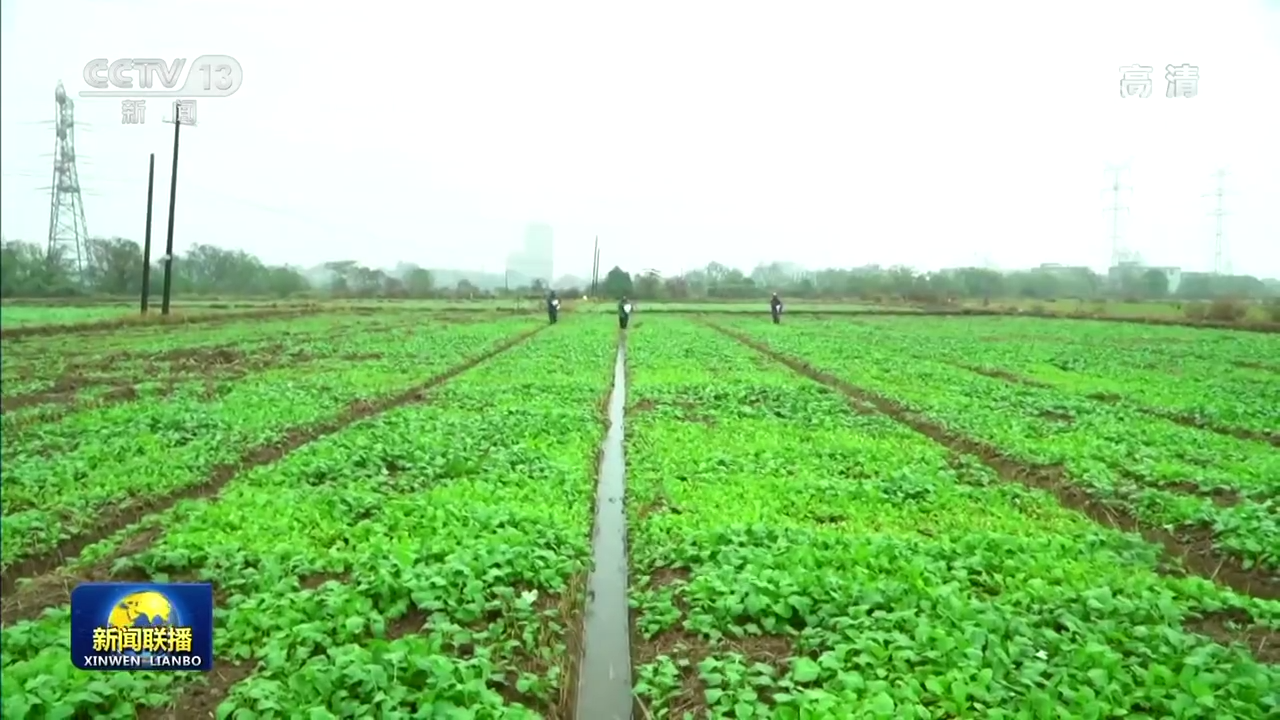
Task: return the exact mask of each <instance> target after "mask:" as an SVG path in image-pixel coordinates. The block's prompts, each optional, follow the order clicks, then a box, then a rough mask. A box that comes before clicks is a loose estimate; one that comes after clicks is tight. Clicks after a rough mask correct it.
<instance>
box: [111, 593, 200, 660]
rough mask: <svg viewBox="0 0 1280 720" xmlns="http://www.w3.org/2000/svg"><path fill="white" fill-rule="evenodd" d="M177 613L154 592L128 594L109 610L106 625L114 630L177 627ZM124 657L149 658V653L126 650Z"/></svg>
mask: <svg viewBox="0 0 1280 720" xmlns="http://www.w3.org/2000/svg"><path fill="white" fill-rule="evenodd" d="M181 621H182V618H180V617H178V611H177V610H175V609H174V607H173V605H172V604H171V603H170V602H169V598H167V597H165V596H164V595H163V594H161V593H158V592H156V591H154V590H145V591H143V592H136V593H130V594H129V595H126V596H125V597H124V598H123V599H122V600H120V602H118V603H116V604H115V607H113V608H111V614H110V615H109V616H108V617H107V624H108V625H110V626H111V627H114V628H120V629H124V628H143V627H178V626H180V625H181V624H182V622H181ZM124 654H125V655H135V656H137V655H140V656H143V657H150V656H151V653H150V652H145V651H144V652H140V653H139V652H134V651H132V650H126V651H125V652H124Z"/></svg>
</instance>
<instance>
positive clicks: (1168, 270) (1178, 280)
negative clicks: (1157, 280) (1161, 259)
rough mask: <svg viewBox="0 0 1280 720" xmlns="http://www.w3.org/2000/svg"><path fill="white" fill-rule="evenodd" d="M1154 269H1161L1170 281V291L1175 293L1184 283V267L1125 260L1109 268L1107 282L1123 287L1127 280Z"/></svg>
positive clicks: (1134, 278)
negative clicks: (1158, 265) (1159, 265)
mask: <svg viewBox="0 0 1280 720" xmlns="http://www.w3.org/2000/svg"><path fill="white" fill-rule="evenodd" d="M1152 270H1156V271H1159V272H1160V273H1162V274H1163V275H1164V277H1165V280H1166V281H1168V287H1169V293H1170V294H1173V293H1175V292H1177V291H1178V288H1179V287H1181V285H1182V268H1177V267H1151V266H1148V265H1143V264H1142V262H1141V261H1123V262H1120V263H1119V264H1116V265H1113V266H1111V267H1110V268H1107V283H1108V284H1110V285H1112V286H1113V287H1121V286H1123V285H1124V284H1125V281H1126V280H1129V281H1132V280H1136V279H1138V278H1140V277H1142V276H1143V275H1145V274H1146V273H1149V272H1151V271H1152Z"/></svg>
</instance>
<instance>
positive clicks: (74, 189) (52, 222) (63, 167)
mask: <svg viewBox="0 0 1280 720" xmlns="http://www.w3.org/2000/svg"><path fill="white" fill-rule="evenodd" d="M54 97H56V98H57V110H58V117H57V121H56V133H57V136H56V142H55V144H54V147H53V186H52V187H51V188H50V191H49V248H48V260H49V261H50V262H55V261H56V262H61V263H67V264H69V263H70V262H71V260H72V258H74V259H75V273H76V276H77V278H78V279H79V280H80V281H81V282H83V281H84V279H85V271H86V270H87V269H88V265H89V258H88V249H89V248H88V240H89V230H88V227H87V226H86V225H85V220H84V199H83V198H82V197H81V195H80V174H79V173H78V172H77V171H76V105H75V102H73V101H72V100H71V98H69V97H67V91H66V90H65V89H64V88H63V87H62V83H61V82H59V83H58V89H57V90H56V91H54Z"/></svg>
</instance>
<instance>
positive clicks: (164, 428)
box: [0, 319, 533, 586]
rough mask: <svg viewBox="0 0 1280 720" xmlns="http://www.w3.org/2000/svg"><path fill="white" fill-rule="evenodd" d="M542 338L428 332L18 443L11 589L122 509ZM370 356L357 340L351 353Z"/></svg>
mask: <svg viewBox="0 0 1280 720" xmlns="http://www.w3.org/2000/svg"><path fill="white" fill-rule="evenodd" d="M531 327H533V326H531V325H530V324H529V321H528V320H524V319H508V320H501V321H495V322H493V323H488V324H476V325H464V326H453V325H447V324H444V323H439V322H436V323H432V322H426V323H423V324H421V325H420V326H418V327H416V328H413V329H412V332H409V333H406V334H403V335H400V336H398V337H395V338H394V339H393V340H390V341H389V340H388V339H387V338H382V340H381V341H380V343H379V345H378V347H379V348H380V350H381V354H380V356H379V357H376V358H370V359H364V360H360V361H350V360H344V359H341V358H334V359H332V360H328V361H323V362H319V363H315V364H311V365H308V366H305V367H299V368H288V367H286V368H280V369H268V370H265V371H263V372H261V373H258V374H254V375H250V376H248V377H245V378H242V379H240V380H237V381H234V382H224V383H218V384H216V385H215V386H214V388H213V391H212V392H209V391H208V390H207V389H206V387H204V386H203V385H195V386H186V387H183V388H180V389H179V390H178V391H177V392H176V393H174V394H173V395H171V396H169V397H168V398H166V399H165V400H164V401H163V402H148V401H147V400H146V399H145V398H143V399H141V400H139V401H137V402H130V403H123V404H117V405H111V406H107V407H101V408H93V409H90V410H87V411H85V412H79V413H74V414H72V415H70V416H67V417H64V418H63V419H62V420H61V421H60V422H58V423H56V424H54V425H51V426H39V427H36V428H31V429H28V430H27V431H18V432H9V433H6V434H5V438H4V448H3V452H4V457H3V463H4V493H3V512H4V515H3V523H2V524H0V533H2V534H3V565H4V568H5V574H6V586H8V585H9V582H8V580H9V578H8V576H9V575H10V574H11V572H10V569H11V568H12V567H14V566H15V565H16V564H18V563H20V562H22V561H24V560H28V559H32V558H39V557H41V556H44V555H48V554H51V553H53V552H54V550H55V549H57V548H58V547H59V544H60V543H62V542H64V541H67V540H68V539H72V538H75V537H77V536H80V535H83V534H85V533H91V532H93V531H95V530H96V529H98V528H100V527H101V526H102V525H103V524H104V522H107V521H109V519H110V517H111V515H112V513H113V512H118V511H119V509H120V506H121V505H128V504H130V503H138V502H148V501H154V500H155V498H157V496H160V497H163V496H164V495H165V494H168V493H173V492H175V491H179V490H181V489H183V488H187V487H190V486H192V485H195V484H197V483H201V482H203V481H205V480H206V479H208V478H209V476H210V474H211V473H214V472H216V471H217V469H218V468H219V467H220V466H234V465H235V464H236V463H239V462H241V461H242V459H243V458H244V457H245V456H246V454H247V453H249V452H250V451H252V450H254V449H255V448H262V447H270V446H271V445H273V444H275V443H278V442H281V441H282V440H284V439H285V438H287V437H288V436H289V434H290V433H291V432H295V431H297V430H298V429H299V428H305V427H306V426H308V425H314V424H317V423H321V422H324V421H326V420H329V419H332V418H334V417H337V416H338V415H340V414H341V413H343V412H344V411H345V410H347V409H349V408H351V407H352V405H353V403H359V402H363V401H368V400H371V399H375V398H379V397H384V396H389V395H394V394H396V393H398V392H402V391H404V390H406V389H408V388H411V387H413V386H415V385H418V384H421V383H424V382H426V381H428V380H430V379H431V377H432V376H434V375H438V374H440V373H442V372H444V371H445V370H447V369H449V368H450V367H451V366H454V365H457V364H458V363H460V362H462V361H463V360H465V359H467V358H468V357H469V356H473V355H476V354H478V353H480V352H482V351H483V350H485V349H486V348H489V347H492V346H494V345H497V344H498V343H500V342H502V341H504V340H508V339H510V338H512V337H514V336H516V335H518V334H519V333H520V332H521V331H527V330H528V329H530V328H531ZM362 346H364V345H363V343H361V341H360V336H359V335H355V336H353V337H352V342H351V344H350V347H352V348H353V349H355V348H360V347H362Z"/></svg>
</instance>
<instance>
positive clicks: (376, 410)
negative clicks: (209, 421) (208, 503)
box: [0, 326, 546, 625]
mask: <svg viewBox="0 0 1280 720" xmlns="http://www.w3.org/2000/svg"><path fill="white" fill-rule="evenodd" d="M545 328H546V326H540V327H538V328H536V329H534V330H531V331H528V332H524V333H521V334H519V335H517V336H515V337H513V338H511V339H508V340H506V341H504V342H503V343H501V344H500V345H498V346H497V347H495V348H493V349H492V350H489V351H487V352H485V353H482V354H480V355H478V356H476V357H474V358H472V359H470V360H467V361H466V362H463V363H461V364H459V365H456V366H454V367H453V368H451V369H450V370H447V371H445V372H444V373H442V374H440V375H437V376H435V377H433V378H432V379H431V380H429V381H427V382H425V383H423V384H420V385H417V386H414V387H413V388H411V389H409V390H406V391H405V392H402V393H400V394H398V395H395V396H392V397H387V398H382V399H379V400H374V401H358V402H354V403H352V404H351V405H350V406H349V407H348V408H347V410H346V411H345V412H343V413H342V415H340V416H339V417H337V418H334V419H332V420H328V421H325V422H320V423H316V424H314V425H310V426H305V427H299V428H295V429H293V430H292V431H290V432H289V433H288V434H287V435H286V436H285V437H284V438H283V439H281V440H280V441H278V442H276V443H274V444H271V445H264V446H260V447H256V448H252V449H250V450H248V451H247V452H245V454H244V455H243V456H242V457H241V459H240V461H239V462H238V463H232V464H226V465H220V466H218V467H215V468H213V470H212V471H211V472H210V474H209V476H208V477H207V478H206V479H205V480H204V481H203V482H201V483H197V484H195V485H191V486H188V487H186V488H183V489H181V490H179V491H177V492H175V493H172V494H169V495H165V496H162V497H157V498H132V499H130V500H128V501H126V502H125V503H124V504H122V505H120V506H117V507H116V508H114V510H110V511H104V513H103V520H102V522H101V523H99V524H98V526H97V527H95V528H94V529H93V530H92V531H90V532H86V533H82V534H80V535H78V536H76V537H73V538H70V539H67V540H64V541H63V542H62V543H61V544H59V546H58V548H57V549H56V550H54V551H53V552H49V553H45V554H43V555H39V556H36V557H31V558H27V559H26V560H22V561H20V562H18V563H16V564H15V565H14V566H12V567H10V568H7V569H5V570H4V572H3V575H0V595H3V597H4V600H3V603H2V604H0V624H3V625H10V624H12V623H14V622H18V621H20V620H25V619H31V618H34V617H37V616H39V614H40V613H41V612H43V610H44V609H45V608H47V607H52V606H55V605H58V604H60V603H65V602H67V601H68V599H69V597H70V589H71V581H72V580H74V579H75V578H69V577H67V576H66V575H62V574H59V573H56V572H54V571H56V570H57V569H58V568H59V567H61V566H62V565H63V564H64V563H65V562H66V561H67V560H68V559H70V558H74V557H75V556H77V555H79V554H80V552H81V551H83V550H84V549H85V548H86V547H88V546H89V545H92V544H94V543H96V542H99V541H101V540H103V539H105V538H107V537H110V536H111V535H113V534H115V533H117V532H119V531H120V530H123V529H125V528H127V527H128V526H130V525H132V524H134V523H136V522H138V521H139V520H141V519H142V518H143V517H145V516H147V515H150V514H152V513H159V512H164V511H166V510H168V509H169V508H171V507H173V506H174V505H176V504H177V503H179V502H181V501H183V500H191V499H201V498H208V497H212V496H215V495H217V494H218V492H220V491H221V490H222V488H223V487H224V486H225V485H226V484H227V483H228V482H230V481H231V480H232V479H233V478H235V477H236V476H237V475H240V474H242V473H244V472H247V471H248V470H250V469H251V468H254V467H256V466H259V465H268V464H270V463H273V462H276V461H277V460H279V459H280V458H282V457H284V456H285V455H286V454H288V453H290V452H292V451H294V450H296V449H298V448H300V447H302V446H303V445H306V444H307V443H310V442H312V441H314V440H317V439H319V438H321V437H324V436H326V435H332V434H333V433H336V432H338V431H340V430H343V429H344V428H346V427H348V426H350V425H352V424H353V423H355V422H357V421H359V420H363V419H365V418H369V417H372V416H375V415H380V414H382V413H385V412H387V411H389V410H392V409H395V408H398V407H401V406H404V405H409V404H413V403H418V402H422V401H424V400H425V399H426V398H427V394H428V393H429V391H431V390H432V389H433V388H435V387H436V386H438V385H440V384H442V383H444V382H447V381H448V380H451V379H453V378H454V377H456V376H457V375H459V374H461V373H463V372H465V371H467V370H470V369H471V368H473V367H475V366H476V365H479V364H480V363H482V362H485V361H486V360H489V359H491V358H493V357H494V356H496V355H498V354H500V353H503V352H506V351H507V350H510V349H511V348H513V347H515V346H516V345H518V344H520V343H522V342H524V341H526V340H528V339H529V338H531V337H532V336H534V335H536V334H537V333H539V332H541V331H542V330H544V329H545ZM158 534H159V531H155V532H152V533H147V534H144V536H143V537H142V538H139V539H137V540H135V541H134V542H131V543H130V545H131V546H132V547H130V548H128V550H129V552H138V551H139V550H141V549H142V548H144V547H146V546H147V545H149V544H150V542H151V541H152V540H154V538H155V537H156V536H158ZM147 535H149V537H147ZM100 565H103V566H106V567H109V566H110V559H108V560H104V561H103V562H102V563H100ZM22 578H33V579H34V582H32V583H31V584H29V585H25V586H23V587H21V588H19V587H18V580H20V579H22Z"/></svg>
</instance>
